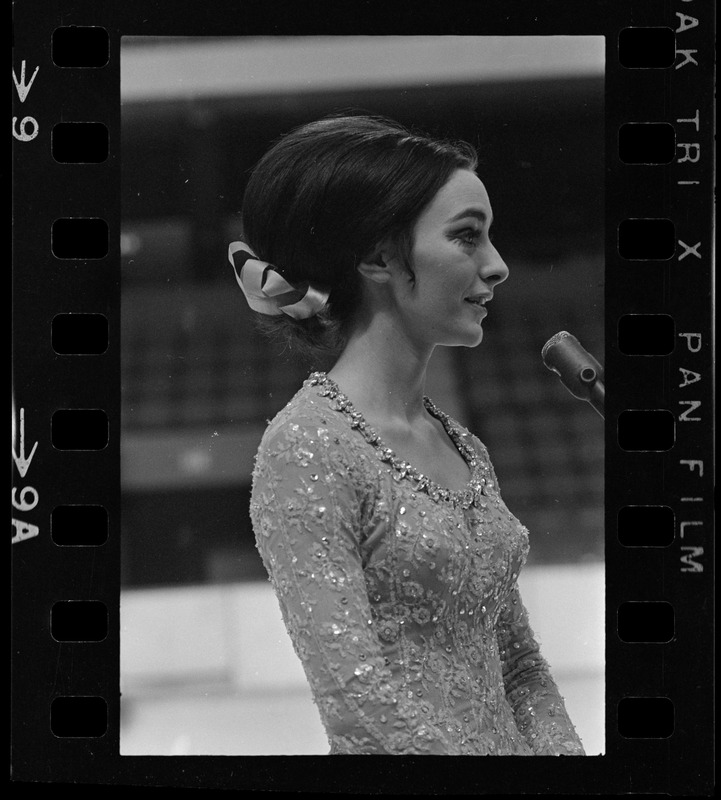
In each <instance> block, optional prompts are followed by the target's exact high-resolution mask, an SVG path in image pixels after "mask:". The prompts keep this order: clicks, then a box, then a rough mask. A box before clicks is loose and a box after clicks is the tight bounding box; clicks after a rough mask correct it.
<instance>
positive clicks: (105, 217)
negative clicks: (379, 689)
mask: <svg viewBox="0 0 721 800" xmlns="http://www.w3.org/2000/svg"><path fill="white" fill-rule="evenodd" d="M340 5H341V4H339V6H340ZM440 5H442V8H439V7H438V5H437V4H434V5H431V4H426V5H424V6H423V7H422V9H421V7H418V6H413V8H409V9H388V8H385V7H381V6H380V5H379V6H377V7H373V6H372V5H369V4H367V3H363V4H357V5H353V6H345V4H343V7H342V8H341V7H339V6H335V5H332V4H323V5H322V8H318V7H317V4H314V3H307V4H306V3H295V4H292V5H287V6H286V5H280V4H274V3H268V2H266V3H253V2H244V3H242V4H237V3H227V2H211V3H207V2H206V3H200V2H192V1H191V0H185V1H183V0H181V1H179V2H176V3H173V4H165V5H162V4H149V3H147V2H142V0H138V1H137V2H136V1H135V0H127V2H124V3H117V4H100V5H99V4H97V3H92V2H84V1H83V2H73V3H70V2H64V0H59V2H57V3H53V4H51V5H50V6H48V4H47V3H43V2H40V0H19V2H17V3H16V4H15V5H14V9H13V11H14V53H13V81H14V88H15V97H14V99H15V104H14V109H13V119H12V135H13V144H14V157H13V164H14V172H13V194H14V227H13V315H14V322H13V342H14V343H13V461H14V473H13V474H14V482H13V487H12V506H13V512H12V516H13V519H12V543H13V547H12V564H13V567H12V604H13V608H12V654H13V656H12V657H13V663H12V687H11V694H12V776H13V779H14V780H15V781H16V782H33V783H35V782H59V783H72V784H94V785H110V784H115V785H134V786H171V787H179V788H184V787H201V788H230V789H245V790H257V789H263V788H269V789H273V790H290V791H324V790H327V791H337V790H341V789H346V790H348V789H350V790H351V791H354V792H364V791H368V792H386V791H388V792H393V791H399V790H402V791H403V792H404V793H428V792H432V793H446V792H452V793H471V792H473V793H496V794H515V793H529V794H530V793H533V794H542V793H556V792H558V793H575V794H597V793H607V794H616V793H618V794H628V793H665V794H671V795H701V796H703V795H710V794H712V793H713V786H714V771H713V750H714V747H713V743H714V712H713V697H714V683H713V674H714V663H713V644H712V643H713V632H714V627H713V626H714V614H713V607H714V593H713V586H714V570H713V563H714V562H713V553H714V542H713V535H712V533H713V525H714V519H713V489H714V450H713V429H714V380H715V375H714V349H713V332H714V331H713V321H714V305H713V301H714V294H713V292H714V288H715V287H714V279H713V274H714V273H713V266H714V249H713V229H714V217H713V188H714V180H715V171H714V110H715V109H714V100H713V96H714V68H713V62H714V45H715V38H714V36H715V33H714V32H715V22H716V19H715V17H716V6H715V3H713V2H712V1H711V0H671V1H670V2H667V3H657V2H651V1H649V0H646V1H644V2H641V1H640V0H615V1H614V0H605V1H604V2H600V1H599V0H588V1H587V2H584V3H577V4H576V3H569V2H563V1H562V0H559V1H558V2H554V0H546V1H545V2H541V1H540V0H539V1H538V2H536V0H525V1H524V2H518V3H515V2H510V3H509V2H507V1H506V2H498V3H492V2H489V3H484V4H477V3H472V2H450V3H443V4H440ZM301 34H315V35H320V34H322V35H333V36H340V35H363V36H383V35H387V34H395V35H418V34H433V35H439V36H443V35H459V34H462V35H478V36H510V35H514V36H532V35H533V36H572V35H589V36H591V35H593V36H603V37H604V38H605V70H606V72H605V87H606V88H605V112H604V113H605V168H606V170H605V175H606V181H605V186H604V187H603V190H602V191H603V192H604V193H605V276H606V284H605V320H606V327H605V364H604V366H603V367H601V366H600V365H599V364H598V362H596V361H595V359H593V362H594V364H595V366H594V364H591V366H590V367H589V365H588V364H587V363H585V362H584V363H582V364H581V366H580V367H578V364H577V362H576V361H574V362H573V364H574V365H575V366H573V369H576V367H578V370H580V371H577V373H574V377H573V380H576V379H578V380H580V381H581V382H582V383H583V381H584V380H585V379H584V376H585V377H586V378H587V380H586V383H585V384H584V387H591V388H589V389H588V391H589V394H588V396H583V399H586V400H590V401H591V402H592V403H593V405H594V407H596V410H598V411H599V413H602V415H603V417H604V420H605V423H604V424H605V458H606V471H605V526H606V533H605V565H606V598H605V601H606V703H605V736H606V744H605V750H604V753H603V754H602V755H599V756H597V757H589V758H584V759H547V758H540V759H531V761H530V762H529V761H527V762H524V766H523V769H514V768H512V767H511V768H510V769H509V764H508V761H507V759H484V760H483V761H482V762H480V764H479V763H478V762H477V761H476V760H475V759H461V760H459V761H457V762H454V763H453V765H452V767H451V768H450V769H447V768H444V767H443V763H446V762H442V763H441V764H439V763H438V762H437V761H435V760H428V759H420V758H415V757H410V758H408V757H406V758H405V759H401V760H398V759H396V760H395V761H388V760H387V759H385V758H382V760H381V761H380V762H379V763H377V764H376V763H375V762H374V766H373V767H372V768H371V769H370V770H369V769H368V767H367V766H366V764H365V762H361V764H360V765H357V764H356V762H354V760H353V759H348V758H341V759H330V760H328V759H324V758H318V759H315V758H282V757H275V758H261V759H257V758H253V757H244V756H236V757H230V758H227V757H224V758H221V757H215V756H193V757H191V756H183V755H179V756H176V757H173V758H168V757H166V756H149V755H148V756H126V755H121V748H120V734H119V731H120V716H121V694H120V688H119V687H120V677H121V676H120V631H121V613H120V605H119V599H120V588H121V567H122V565H121V521H122V520H121V516H122V513H121V512H122V509H121V494H120V481H121V447H120V430H121V393H122V387H121V375H120V352H121V350H120V348H121V341H120V314H121V299H120V285H121V274H120V273H121V268H120V264H121V242H120V219H121V174H122V169H123V165H122V164H121V159H120V153H121V136H122V127H121V109H120V74H121V72H120V69H121V64H120V53H121V40H122V37H126V36H127V37H131V36H153V37H188V36H192V37H199V38H203V37H228V36H248V35H250V36H267V35H270V36H278V35H280V36H287V37H293V36H296V35H301ZM148 163H149V164H151V163H152V160H151V161H149V162H148ZM599 191H601V189H600V188H599ZM557 343H558V340H556V341H555V342H554V343H553V344H557ZM549 345H551V342H549ZM549 366H551V367H553V365H552V364H549ZM596 367H598V369H596ZM584 369H585V370H586V371H585V372H584ZM589 370H590V371H589ZM579 376H580V377H579ZM562 377H563V376H562ZM549 379H550V378H549ZM564 382H565V381H564ZM602 382H603V383H605V384H606V385H607V391H605V397H602V399H601V400H598V397H599V395H598V392H599V391H600V390H601V389H603V388H604V387H603V386H602V385H601V383H602ZM579 385H580V384H579ZM594 385H595V388H593V386H594ZM569 388H570V389H571V391H574V389H573V386H569ZM583 391H586V389H585V388H584V389H583ZM594 393H595V394H594ZM579 396H580V395H579ZM594 398H595V400H594ZM580 601H581V600H580V599H579V602H580Z"/></svg>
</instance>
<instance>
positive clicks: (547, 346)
mask: <svg viewBox="0 0 721 800" xmlns="http://www.w3.org/2000/svg"><path fill="white" fill-rule="evenodd" d="M569 337H570V338H571V339H575V340H576V341H577V342H578V339H576V337H575V336H571V334H570V333H569V332H568V331H559V332H558V333H556V334H554V335H553V336H551V338H550V339H549V340H548V341H547V342H546V344H544V345H543V349H542V350H541V358H542V359H543V363H544V364H546V366H547V367H548V364H547V363H546V356H547V355H548V351H549V350H550V349H551V348H552V347H555V346H556V345H557V344H558V343H559V342H560V341H561V340H562V339H567V338H569ZM549 369H550V367H549Z"/></svg>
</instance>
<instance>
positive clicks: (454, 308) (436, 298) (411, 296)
mask: <svg viewBox="0 0 721 800" xmlns="http://www.w3.org/2000/svg"><path fill="white" fill-rule="evenodd" d="M492 221H493V212H492V209H491V203H490V200H489V198H488V193H487V192H486V189H485V187H484V185H483V183H482V182H481V180H480V179H479V178H478V176H477V175H476V174H475V172H472V171H470V170H465V169H459V170H457V171H456V172H455V173H453V175H452V176H451V178H450V179H449V180H448V182H447V183H446V184H445V185H444V186H443V187H442V188H441V189H440V190H439V192H438V193H437V194H436V196H435V197H434V198H433V200H432V201H431V202H430V203H429V204H428V205H427V206H426V208H425V209H424V210H423V212H421V215H420V216H419V218H418V220H417V222H416V225H415V228H414V236H413V248H412V251H411V264H412V268H413V272H414V274H415V283H410V282H408V281H406V283H405V285H404V289H403V290H402V292H401V296H400V297H399V301H400V302H399V309H400V313H401V316H402V318H403V322H404V326H405V327H406V328H407V329H408V330H409V333H410V334H411V336H412V337H413V338H414V339H417V340H418V341H419V343H424V344H430V345H436V344H442V345H461V346H466V347H475V346H476V345H477V344H479V343H480V341H481V339H482V338H483V330H482V328H481V323H482V321H483V319H484V317H485V316H486V314H487V313H488V311H487V309H486V307H485V305H484V304H485V303H486V302H488V301H489V300H490V299H491V298H492V296H493V290H494V288H495V287H496V286H497V285H498V284H499V283H501V282H502V281H504V280H505V279H506V278H507V277H508V267H507V266H506V265H505V263H504V261H503V259H502V258H501V256H500V255H499V253H498V251H497V250H496V248H495V247H494V246H493V244H492V243H491V240H490V238H489V229H490V226H491V223H492Z"/></svg>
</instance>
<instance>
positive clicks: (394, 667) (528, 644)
mask: <svg viewBox="0 0 721 800" xmlns="http://www.w3.org/2000/svg"><path fill="white" fill-rule="evenodd" d="M425 404H426V408H427V409H428V411H429V412H430V413H431V414H432V415H434V416H435V417H436V418H437V419H439V420H440V421H441V422H442V424H443V426H444V427H445V429H446V431H447V432H448V434H449V436H450V437H451V439H452V440H453V442H454V443H455V445H456V447H457V448H458V449H459V451H460V452H461V455H463V457H464V458H465V460H466V462H467V463H468V464H469V467H470V469H471V476H472V477H471V480H470V482H469V483H468V485H467V488H466V489H465V490H463V491H458V490H455V491H454V490H449V489H444V488H443V487H441V486H439V485H438V484H436V483H434V482H433V481H431V480H430V479H428V478H426V477H425V476H424V475H422V474H421V473H419V472H418V471H417V470H416V469H414V468H413V467H412V466H411V465H409V464H407V463H405V462H403V461H401V460H400V459H398V458H397V457H396V455H395V454H394V453H393V451H392V450H390V449H389V448H387V447H386V446H385V445H384V443H383V442H382V441H381V439H380V437H379V436H378V435H377V434H376V433H375V432H374V431H373V429H372V428H370V426H369V425H368V424H366V422H365V420H364V419H363V417H362V416H361V414H360V413H359V412H357V411H356V410H355V409H354V408H353V405H352V404H351V402H350V401H349V400H348V398H347V397H346V396H345V395H343V393H342V392H341V391H340V389H339V388H338V386H337V385H336V384H335V383H334V382H333V381H332V380H331V379H330V378H329V377H328V376H326V375H325V374H324V373H314V374H313V375H311V376H310V377H309V378H308V380H306V381H305V383H304V384H303V387H302V388H301V389H300V391H299V392H298V393H297V394H296V395H295V397H294V398H293V399H292V400H291V401H290V402H289V403H288V405H287V406H286V407H285V408H284V409H283V410H282V411H281V412H280V413H279V414H278V415H277V416H276V417H275V419H274V420H273V421H272V422H271V423H270V425H269V427H268V429H267V430H266V432H265V435H264V437H263V440H262V442H261V445H260V448H259V450H258V454H257V456H256V465H255V469H254V472H253V488H252V496H251V506H250V510H251V519H252V522H253V528H254V531H255V537H256V544H257V547H258V550H259V552H260V554H261V556H262V559H263V562H264V564H265V567H266V569H267V571H268V574H269V576H270V579H271V582H272V585H273V588H274V590H275V593H276V596H277V598H278V601H279V604H280V608H281V612H282V615H283V619H284V621H285V625H286V628H287V630H288V633H289V634H290V637H291V640H292V642H293V646H294V648H295V651H296V653H297V655H298V657H299V658H300V660H301V662H302V664H303V667H304V670H305V673H306V676H307V678H308V681H309V684H310V687H311V690H312V693H313V698H314V700H315V703H316V705H317V706H318V709H319V712H320V717H321V720H322V722H323V725H324V727H325V729H326V733H327V735H328V739H329V742H330V746H331V749H330V753H331V754H369V753H390V754H429V755H432V754H444V755H584V751H583V747H582V744H581V741H580V739H579V737H578V735H577V734H576V731H575V729H574V727H573V725H572V723H571V721H570V719H569V718H568V715H567V713H566V709H565V705H564V702H563V698H562V697H561V696H560V694H559V691H558V688H557V686H556V684H555V683H554V681H553V678H552V677H551V674H550V671H549V667H548V664H547V663H546V661H545V660H544V659H543V658H542V656H541V655H540V653H539V648H538V644H537V642H536V641H535V639H534V636H533V632H532V630H531V628H530V626H529V622H528V616H527V612H526V610H525V608H524V606H523V603H522V601H521V597H520V594H519V590H518V586H517V577H518V574H519V571H520V570H521V567H522V565H523V564H524V562H525V560H526V557H527V554H528V532H527V530H526V529H525V528H524V527H523V526H522V525H521V524H520V523H519V522H518V521H517V520H516V519H515V517H514V516H513V515H512V514H511V513H510V512H509V511H508V509H507V508H506V506H505V504H504V503H503V500H502V499H501V497H500V494H499V491H498V486H497V481H496V477H495V473H494V471H493V467H492V465H491V463H490V461H489V458H488V453H487V451H486V448H485V446H484V445H483V444H482V443H481V442H480V441H479V440H478V439H477V438H476V437H475V436H473V435H472V434H471V433H469V432H468V431H467V430H466V429H465V428H463V427H462V426H461V425H460V424H459V423H457V422H456V421H454V420H453V419H451V418H450V417H448V416H447V415H446V414H444V413H443V412H441V411H440V410H439V409H438V408H436V406H435V405H434V404H433V403H432V401H430V400H429V399H428V398H426V399H425Z"/></svg>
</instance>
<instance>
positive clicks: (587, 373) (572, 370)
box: [541, 331, 603, 400]
mask: <svg viewBox="0 0 721 800" xmlns="http://www.w3.org/2000/svg"><path fill="white" fill-rule="evenodd" d="M541 357H542V358H543V363H544V364H545V365H546V367H548V369H550V370H551V372H555V373H556V375H558V377H559V378H560V379H561V382H562V383H563V385H564V386H565V387H566V388H567V389H568V391H569V392H571V394H572V395H573V396H574V397H577V398H578V399H579V400H588V399H589V398H590V397H591V394H592V391H593V386H594V384H597V383H599V382H602V381H603V367H602V366H601V365H600V364H599V363H598V361H596V359H595V358H594V357H593V356H592V355H591V354H590V353H588V352H587V351H586V350H584V349H583V347H582V346H581V343H580V342H579V341H578V339H576V337H575V336H572V335H571V334H570V333H569V332H568V331H559V332H558V333H557V334H555V336H552V337H551V338H550V339H549V340H548V341H547V342H546V344H545V345H544V346H543V349H542V350H541Z"/></svg>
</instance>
